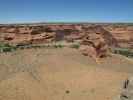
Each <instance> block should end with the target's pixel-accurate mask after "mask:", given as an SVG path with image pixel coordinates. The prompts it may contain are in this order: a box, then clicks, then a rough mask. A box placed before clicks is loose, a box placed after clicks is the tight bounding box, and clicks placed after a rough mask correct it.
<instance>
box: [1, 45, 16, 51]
mask: <svg viewBox="0 0 133 100" xmlns="http://www.w3.org/2000/svg"><path fill="white" fill-rule="evenodd" d="M16 49H17V48H16V47H15V46H11V45H9V44H8V43H0V52H1V53H2V52H12V51H15V50H16Z"/></svg>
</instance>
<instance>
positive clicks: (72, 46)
mask: <svg viewBox="0 0 133 100" xmlns="http://www.w3.org/2000/svg"><path fill="white" fill-rule="evenodd" d="M70 47H71V48H75V49H78V48H79V47H80V45H79V44H72V45H71V46H70Z"/></svg>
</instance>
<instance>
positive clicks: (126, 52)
mask: <svg viewBox="0 0 133 100" xmlns="http://www.w3.org/2000/svg"><path fill="white" fill-rule="evenodd" d="M112 52H113V53H114V54H120V55H123V56H126V57H133V51H131V50H130V49H125V48H114V49H113V50H112Z"/></svg>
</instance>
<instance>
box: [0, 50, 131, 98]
mask: <svg viewBox="0 0 133 100" xmlns="http://www.w3.org/2000/svg"><path fill="white" fill-rule="evenodd" d="M132 73H133V62H132V60H129V59H127V58H125V57H122V56H119V55H112V56H110V57H108V58H107V59H103V60H102V61H101V63H99V64H96V63H95V61H93V60H92V59H91V58H89V57H86V56H83V55H82V54H80V52H79V51H78V50H76V49H72V48H60V49H59V48H57V49H45V48H44V49H27V50H18V51H16V52H13V53H7V54H0V100H114V98H116V97H117V96H118V95H119V93H120V89H121V87H122V83H123V81H124V80H125V79H127V78H128V77H130V76H132Z"/></svg>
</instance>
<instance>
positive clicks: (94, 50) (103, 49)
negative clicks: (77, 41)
mask: <svg viewBox="0 0 133 100" xmlns="http://www.w3.org/2000/svg"><path fill="white" fill-rule="evenodd" d="M85 32H86V34H85V37H84V38H83V40H82V43H81V48H80V50H81V52H82V53H83V54H84V55H86V56H90V57H92V58H93V59H95V60H96V61H98V59H99V58H103V57H107V56H108V49H109V48H108V47H109V46H117V42H116V40H115V39H114V38H113V37H112V35H111V34H110V33H109V32H108V31H106V30H105V29H103V28H102V27H101V26H91V27H88V28H87V30H86V31H85Z"/></svg>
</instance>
